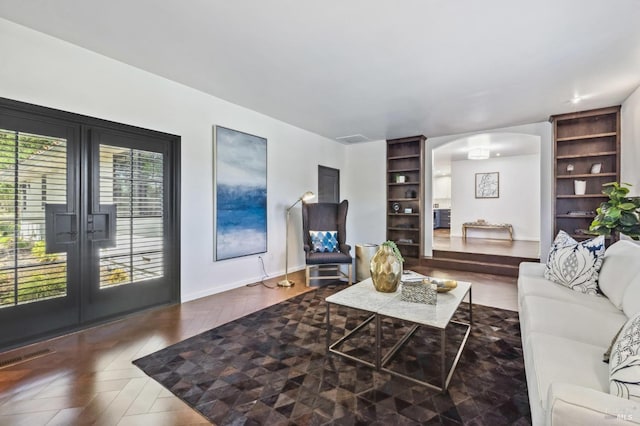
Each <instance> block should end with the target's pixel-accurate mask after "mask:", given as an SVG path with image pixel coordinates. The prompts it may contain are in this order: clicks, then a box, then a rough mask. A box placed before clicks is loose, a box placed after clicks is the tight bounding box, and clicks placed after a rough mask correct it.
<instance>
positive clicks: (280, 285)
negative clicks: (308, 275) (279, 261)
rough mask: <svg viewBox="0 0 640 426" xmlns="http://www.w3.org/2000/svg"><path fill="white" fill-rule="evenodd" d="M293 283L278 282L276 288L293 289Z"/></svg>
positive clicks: (286, 281)
mask: <svg viewBox="0 0 640 426" xmlns="http://www.w3.org/2000/svg"><path fill="white" fill-rule="evenodd" d="M294 285H295V283H294V282H293V281H289V280H282V281H278V287H293V286H294Z"/></svg>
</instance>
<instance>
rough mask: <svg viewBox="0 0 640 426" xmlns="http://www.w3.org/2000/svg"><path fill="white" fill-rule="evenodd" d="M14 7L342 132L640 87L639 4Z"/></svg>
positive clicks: (224, 91)
mask: <svg viewBox="0 0 640 426" xmlns="http://www.w3.org/2000/svg"><path fill="white" fill-rule="evenodd" d="M0 16H2V17H4V18H6V19H8V20H11V21H14V22H17V23H20V24H23V25H25V26H28V27H31V28H34V29H36V30H38V31H42V32H44V33H47V34H51V35H53V36H55V37H58V38H61V39H63V40H67V41H69V42H71V43H74V44H77V45H79V46H83V47H85V48H87V49H90V50H93V51H95V52H99V53H101V54H103V55H106V56H109V57H112V58H114V59H117V60H120V61H122V62H125V63H128V64H131V65H133V66H136V67H139V68H142V69H145V70H147V71H150V72H153V73H155V74H158V75H161V76H164V77H166V78H169V79H172V80H175V81H178V82H181V83H183V84H185V85H188V86H191V87H194V88H196V89H199V90H201V91H204V92H207V93H210V94H212V95H215V96H217V97H220V98H222V99H226V100H228V101H231V102H233V103H236V104H239V105H243V106H245V107H247V108H250V109H253V110H256V111H259V112H261V113H263V114H266V115H269V116H272V117H275V118H278V119H280V120H282V121H285V122H288V123H291V124H293V125H296V126H298V127H301V128H304V129H307V130H310V131H312V132H315V133H318V134H321V135H324V136H327V137H329V138H336V137H341V136H348V135H354V134H362V135H364V136H366V137H367V138H369V139H385V138H394V137H403V136H409V135H414V134H424V135H426V136H427V137H433V136H441V135H449V134H457V133H464V132H470V131H476V130H482V129H491V128H498V127H505V126H511V125H516V124H523V123H531V122H537V121H543V120H546V119H547V118H548V117H549V115H550V114H556V113H564V112H569V111H576V110H582V109H590V108H595V107H603V106H610V105H618V104H620V103H621V102H622V101H624V99H625V98H626V97H627V96H628V95H629V94H630V93H631V92H632V91H633V90H634V89H635V88H636V87H638V85H640V0H607V1H604V0H562V1H558V0H536V1H532V0H529V1H526V2H525V1H513V0H484V1H474V0H449V1H446V0H404V1H400V2H399V1H397V0H351V1H344V0H323V1H304V0H269V1H258V0H254V1H250V0H233V1H230V0H191V1H184V0H182V1H179V0H110V1H104V0H55V1H53V0H29V1H25V0H0ZM574 96H582V97H584V100H583V101H582V102H581V103H579V104H577V105H574V104H572V103H570V102H569V99H571V98H573V97H574Z"/></svg>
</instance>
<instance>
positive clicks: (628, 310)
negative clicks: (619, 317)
mask: <svg viewBox="0 0 640 426" xmlns="http://www.w3.org/2000/svg"><path fill="white" fill-rule="evenodd" d="M622 310H623V311H624V314H625V315H626V316H627V317H629V318H631V317H632V316H634V315H636V314H638V313H640V275H637V276H636V277H635V278H634V279H633V280H632V281H631V284H629V285H628V286H627V288H626V290H625V291H624V296H623V297H622Z"/></svg>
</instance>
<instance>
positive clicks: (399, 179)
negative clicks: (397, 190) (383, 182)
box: [396, 175, 406, 183]
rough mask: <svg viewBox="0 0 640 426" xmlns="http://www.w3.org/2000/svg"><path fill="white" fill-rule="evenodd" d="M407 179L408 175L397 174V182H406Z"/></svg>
mask: <svg viewBox="0 0 640 426" xmlns="http://www.w3.org/2000/svg"><path fill="white" fill-rule="evenodd" d="M405 180H406V176H403V175H398V176H396V183H404V182H405Z"/></svg>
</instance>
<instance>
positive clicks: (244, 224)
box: [214, 126, 267, 260]
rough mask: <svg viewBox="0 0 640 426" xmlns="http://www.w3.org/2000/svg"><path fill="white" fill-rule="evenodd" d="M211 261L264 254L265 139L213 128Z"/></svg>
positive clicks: (265, 243) (216, 127) (265, 206)
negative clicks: (213, 252) (213, 176)
mask: <svg viewBox="0 0 640 426" xmlns="http://www.w3.org/2000/svg"><path fill="white" fill-rule="evenodd" d="M214 160H215V215H216V217H215V260H224V259H231V258H234V257H240V256H248V255H251V254H257V253H265V252H266V251H267V140H266V139H265V138H261V137H258V136H254V135H250V134H247V133H243V132H239V131H237V130H232V129H227V128H225V127H220V126H215V152H214Z"/></svg>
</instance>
